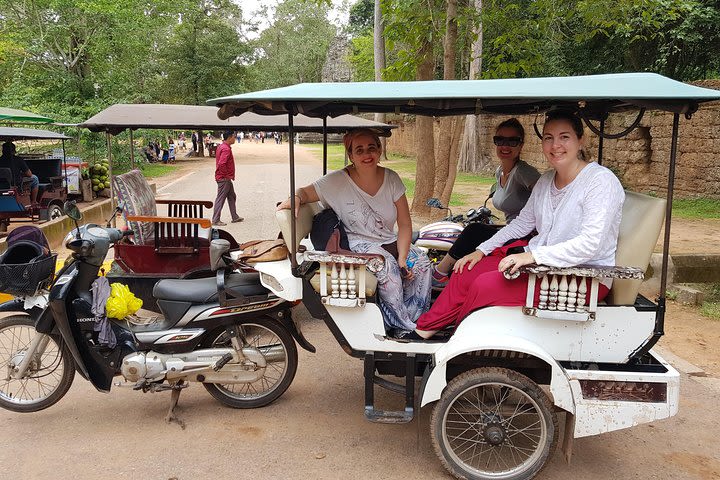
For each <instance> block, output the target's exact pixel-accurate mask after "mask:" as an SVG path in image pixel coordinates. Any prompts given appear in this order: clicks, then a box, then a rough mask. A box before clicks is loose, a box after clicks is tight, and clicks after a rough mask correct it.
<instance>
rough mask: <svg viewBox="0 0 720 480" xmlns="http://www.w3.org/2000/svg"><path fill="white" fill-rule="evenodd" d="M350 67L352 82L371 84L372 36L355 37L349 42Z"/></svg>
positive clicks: (373, 62)
mask: <svg viewBox="0 0 720 480" xmlns="http://www.w3.org/2000/svg"><path fill="white" fill-rule="evenodd" d="M350 46H351V50H350V57H349V58H348V60H349V61H350V65H351V66H352V69H353V81H355V82H372V81H373V80H375V60H374V56H373V55H374V53H373V37H372V35H363V36H360V37H355V38H353V39H352V40H351V41H350Z"/></svg>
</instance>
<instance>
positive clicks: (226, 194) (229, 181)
mask: <svg viewBox="0 0 720 480" xmlns="http://www.w3.org/2000/svg"><path fill="white" fill-rule="evenodd" d="M223 138H224V140H223V142H222V143H221V144H220V145H219V146H218V147H217V151H216V152H215V181H216V182H217V187H218V189H217V197H216V198H215V208H214V209H213V216H212V224H213V225H215V226H216V227H223V226H225V225H227V224H226V223H224V222H222V221H220V213H221V212H222V209H223V205H224V204H225V199H227V202H228V207H230V215H231V216H232V223H237V222H242V221H243V218H242V217H239V216H238V214H237V212H236V211H235V201H236V199H237V197H236V195H235V187H234V186H233V180H235V158H234V157H233V153H232V144H233V143H235V138H236V137H235V132H233V131H232V130H228V131H226V132H224V133H223Z"/></svg>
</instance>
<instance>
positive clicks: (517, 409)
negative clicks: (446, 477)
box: [431, 368, 558, 480]
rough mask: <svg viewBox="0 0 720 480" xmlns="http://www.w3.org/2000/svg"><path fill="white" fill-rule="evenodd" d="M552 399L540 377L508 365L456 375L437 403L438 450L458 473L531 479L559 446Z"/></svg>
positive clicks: (435, 435) (435, 443) (435, 439)
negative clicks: (528, 374) (544, 390)
mask: <svg viewBox="0 0 720 480" xmlns="http://www.w3.org/2000/svg"><path fill="white" fill-rule="evenodd" d="M557 431H558V421H557V415H556V414H555V412H554V410H553V406H552V403H551V402H550V400H549V399H548V397H547V395H546V394H545V392H543V391H542V390H541V389H540V387H538V386H537V384H536V383H535V382H533V381H532V380H530V379H529V378H527V377H526V376H524V375H521V374H519V373H517V372H514V371H512V370H508V369H505V368H478V369H475V370H471V371H469V372H465V373H463V374H461V375H459V376H457V377H456V378H454V379H453V380H452V381H451V382H450V383H449V384H448V386H447V388H446V390H445V392H444V393H443V395H442V397H441V399H440V401H439V402H438V403H437V405H436V406H435V410H434V411H433V416H432V420H431V435H432V441H433V446H434V447H435V452H436V453H437V454H438V456H439V457H440V460H442V462H443V464H444V465H445V467H446V468H447V469H448V470H449V471H450V472H451V473H452V474H453V475H455V476H456V477H457V478H469V479H478V480H479V479H482V480H485V479H502V480H509V479H529V478H532V477H534V476H535V475H536V474H537V473H538V472H539V471H540V470H541V469H542V468H543V466H544V465H545V462H546V461H547V459H548V458H549V456H550V454H551V453H552V452H554V451H555V446H556V445H557Z"/></svg>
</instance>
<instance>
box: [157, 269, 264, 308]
mask: <svg viewBox="0 0 720 480" xmlns="http://www.w3.org/2000/svg"><path fill="white" fill-rule="evenodd" d="M225 289H226V290H232V292H233V293H234V294H236V295H243V296H252V295H264V294H267V293H268V290H267V289H266V288H265V287H263V286H262V285H261V284H260V274H259V273H231V274H230V275H228V277H227V280H226V281H225ZM153 296H154V297H155V298H156V299H158V300H175V301H182V302H192V303H212V302H216V301H217V300H218V290H217V280H216V278H215V277H210V278H197V279H192V280H175V279H165V280H160V281H159V282H157V283H156V284H155V287H154V288H153Z"/></svg>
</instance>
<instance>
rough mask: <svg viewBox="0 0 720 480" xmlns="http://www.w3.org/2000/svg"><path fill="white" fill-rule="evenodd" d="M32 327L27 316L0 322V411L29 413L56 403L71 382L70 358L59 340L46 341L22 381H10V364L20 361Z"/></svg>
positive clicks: (53, 338)
mask: <svg viewBox="0 0 720 480" xmlns="http://www.w3.org/2000/svg"><path fill="white" fill-rule="evenodd" d="M35 335H36V332H35V323H34V322H33V320H32V319H31V318H30V317H29V316H27V315H11V316H9V317H5V318H2V319H0V407H2V408H4V409H6V410H11V411H13V412H20V413H31V412H37V411H40V410H43V409H45V408H48V407H50V406H52V405H54V404H55V403H57V402H58V400H60V399H61V398H62V397H63V396H64V395H65V394H66V393H67V391H68V390H69V389H70V386H71V385H72V382H73V379H74V378H75V364H74V362H73V358H72V354H71V353H70V350H69V349H68V348H67V345H65V343H64V342H62V340H59V339H58V338H57V337H53V336H51V337H50V341H49V342H48V344H47V347H46V348H45V351H44V352H43V353H42V355H41V356H40V357H39V359H37V360H33V361H32V362H31V363H30V366H29V367H28V370H27V373H26V375H25V377H24V378H22V379H14V378H11V377H10V370H11V369H12V368H13V364H14V363H16V362H17V361H18V360H19V359H21V358H22V356H23V352H24V351H27V349H28V348H29V347H30V343H31V342H32V339H33V338H34V337H35Z"/></svg>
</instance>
